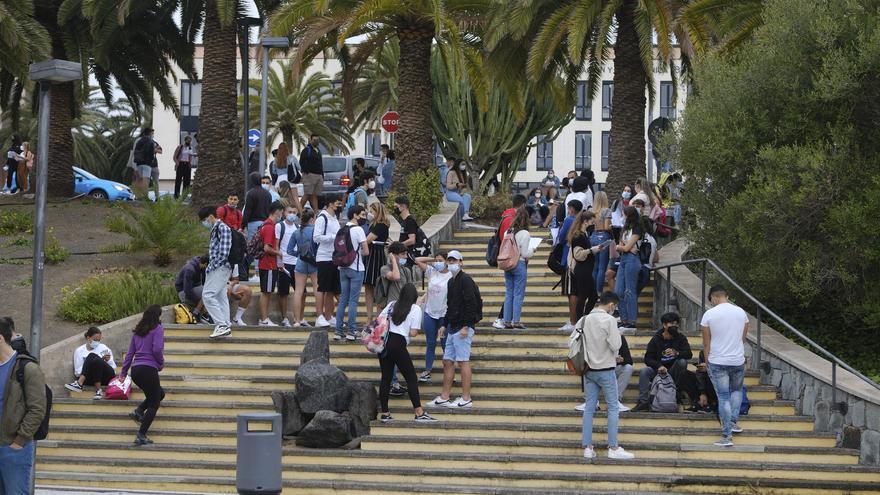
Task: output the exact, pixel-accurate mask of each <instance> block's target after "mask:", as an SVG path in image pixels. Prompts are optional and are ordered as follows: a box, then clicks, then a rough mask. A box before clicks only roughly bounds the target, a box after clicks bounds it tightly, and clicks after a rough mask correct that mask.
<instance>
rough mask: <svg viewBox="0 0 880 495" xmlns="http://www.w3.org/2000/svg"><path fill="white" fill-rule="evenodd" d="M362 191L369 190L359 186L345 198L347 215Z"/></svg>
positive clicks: (364, 192) (365, 193)
mask: <svg viewBox="0 0 880 495" xmlns="http://www.w3.org/2000/svg"><path fill="white" fill-rule="evenodd" d="M361 193H362V194H363V195H364V196H366V195H367V192H366V191H364V190H363V188H361V187H358V188H357V189H355V190H354V191H352V192H351V194H349V195H348V199H347V200H345V209H344V210H343V211H344V212H345V213H346V215H347V214H348V209H349V208H351V207H352V206H354V205H356V204H357V196H358V194H361ZM416 237H418V235H416Z"/></svg>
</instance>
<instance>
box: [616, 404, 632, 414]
mask: <svg viewBox="0 0 880 495" xmlns="http://www.w3.org/2000/svg"><path fill="white" fill-rule="evenodd" d="M617 409H619V410H620V412H627V411H629V410H630V408H629V407H627V406H624V405H623V402H618V403H617Z"/></svg>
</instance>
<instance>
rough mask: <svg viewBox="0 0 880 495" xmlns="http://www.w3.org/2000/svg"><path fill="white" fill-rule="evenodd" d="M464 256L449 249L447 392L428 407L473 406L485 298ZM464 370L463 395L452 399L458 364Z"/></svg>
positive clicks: (462, 376)
mask: <svg viewBox="0 0 880 495" xmlns="http://www.w3.org/2000/svg"><path fill="white" fill-rule="evenodd" d="M462 261H463V258H462V256H461V253H460V252H458V251H454V250H453V251H449V254H447V255H446V266H447V268H448V269H449V272H450V273H452V278H451V279H449V282H448V289H447V308H446V325H447V328H448V329H449V330H448V332H447V337H446V348H445V350H444V352H443V391H442V392H441V393H440V395H439V396H438V397H436V398H434V400H432V401H431V402H430V403H428V406H432V407H437V406H442V407H449V408H458V407H460V408H471V407H473V400H472V399H471V380H472V373H471V363H470V360H471V344H472V343H473V340H474V327H475V326H476V325H477V323H479V321H480V320H481V319H483V299H482V298H481V297H480V289H479V288H478V287H477V284H476V283H475V282H474V279H473V278H471V276H470V275H468V274H467V273H464V272H463V271H462ZM456 364H458V366H459V369H460V370H461V397H459V398H458V399H456V400H454V401H453V400H450V398H449V394H450V393H451V392H452V381H453V379H454V378H455V365H456Z"/></svg>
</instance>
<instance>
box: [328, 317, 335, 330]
mask: <svg viewBox="0 0 880 495" xmlns="http://www.w3.org/2000/svg"><path fill="white" fill-rule="evenodd" d="M327 323H329V324H330V326H331V327H333V328H336V317H335V316H331V317H330V319H329V320H327Z"/></svg>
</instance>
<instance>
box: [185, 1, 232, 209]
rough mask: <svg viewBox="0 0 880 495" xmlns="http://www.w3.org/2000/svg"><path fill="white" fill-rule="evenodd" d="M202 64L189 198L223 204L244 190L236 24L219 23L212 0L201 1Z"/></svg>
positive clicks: (201, 201)
mask: <svg viewBox="0 0 880 495" xmlns="http://www.w3.org/2000/svg"><path fill="white" fill-rule="evenodd" d="M203 38H204V46H205V58H204V60H205V65H204V68H203V69H202V70H203V79H202V108H201V113H200V114H199V168H197V169H196V176H195V180H194V183H193V204H195V205H196V206H205V205H219V204H222V203H223V202H224V201H225V200H226V197H227V195H228V194H229V193H232V192H236V193H238V194H239V195H241V197H244V196H243V193H244V171H243V170H242V164H241V151H240V149H239V123H238V108H237V98H236V81H235V78H236V67H235V64H236V50H235V46H236V32H235V25H234V24H232V25H229V26H223V25H222V24H221V23H220V17H219V16H218V14H217V2H216V0H208V1H207V2H205V28H204V36H203Z"/></svg>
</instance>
